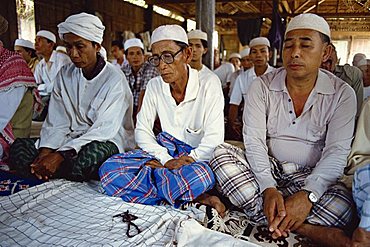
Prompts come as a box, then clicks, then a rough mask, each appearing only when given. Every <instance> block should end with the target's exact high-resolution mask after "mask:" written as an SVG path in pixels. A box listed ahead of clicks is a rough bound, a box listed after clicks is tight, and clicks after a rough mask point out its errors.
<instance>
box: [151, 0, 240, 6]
mask: <svg viewBox="0 0 370 247" xmlns="http://www.w3.org/2000/svg"><path fill="white" fill-rule="evenodd" d="M145 2H146V3H147V4H155V5H160V4H171V3H195V0H146V1H145ZM216 2H218V3H228V2H230V0H216ZM233 2H245V1H241V0H236V1H235V0H233Z"/></svg>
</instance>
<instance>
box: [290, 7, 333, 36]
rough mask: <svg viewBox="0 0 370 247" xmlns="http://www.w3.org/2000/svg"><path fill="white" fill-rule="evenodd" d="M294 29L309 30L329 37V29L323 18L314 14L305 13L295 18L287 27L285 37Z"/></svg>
mask: <svg viewBox="0 0 370 247" xmlns="http://www.w3.org/2000/svg"><path fill="white" fill-rule="evenodd" d="M296 29H310V30H315V31H318V32H320V33H322V34H325V35H326V36H328V37H329V39H330V38H331V37H330V27H329V24H328V23H327V22H326V20H325V19H324V18H322V17H321V16H318V15H316V14H311V13H306V14H300V15H297V16H295V17H294V18H293V19H292V20H291V21H290V22H289V23H288V26H287V29H286V31H285V35H286V34H287V33H288V32H290V31H292V30H296Z"/></svg>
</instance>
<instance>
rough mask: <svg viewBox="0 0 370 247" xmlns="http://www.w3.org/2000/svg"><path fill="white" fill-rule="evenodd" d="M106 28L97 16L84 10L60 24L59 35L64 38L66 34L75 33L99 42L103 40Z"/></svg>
mask: <svg viewBox="0 0 370 247" xmlns="http://www.w3.org/2000/svg"><path fill="white" fill-rule="evenodd" d="M104 29H105V26H104V25H103V23H102V22H101V20H100V19H99V18H98V17H97V16H95V15H90V14H87V13H84V12H83V13H80V14H77V15H71V16H69V17H68V18H67V19H66V20H65V21H64V22H62V23H60V24H59V25H58V32H59V37H60V39H62V40H64V38H63V35H64V34H66V33H73V34H75V35H77V36H80V37H81V38H84V39H87V40H89V41H93V42H96V43H98V44H101V43H102V42H103V35H104Z"/></svg>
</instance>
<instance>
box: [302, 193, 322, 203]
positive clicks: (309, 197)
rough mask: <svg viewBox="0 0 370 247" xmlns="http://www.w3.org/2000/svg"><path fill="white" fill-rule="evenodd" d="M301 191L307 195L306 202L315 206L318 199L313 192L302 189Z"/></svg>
mask: <svg viewBox="0 0 370 247" xmlns="http://www.w3.org/2000/svg"><path fill="white" fill-rule="evenodd" d="M301 191H302V192H304V193H305V194H306V195H307V200H308V201H309V202H311V204H312V205H315V203H317V202H318V200H319V198H318V197H317V196H316V195H315V193H314V192H312V191H309V190H305V189H302V190H301Z"/></svg>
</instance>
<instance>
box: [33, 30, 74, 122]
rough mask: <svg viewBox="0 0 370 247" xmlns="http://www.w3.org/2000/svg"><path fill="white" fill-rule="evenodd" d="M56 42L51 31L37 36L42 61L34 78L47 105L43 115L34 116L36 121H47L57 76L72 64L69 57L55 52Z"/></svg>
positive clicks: (36, 46) (38, 53)
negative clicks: (63, 68) (65, 66)
mask: <svg viewBox="0 0 370 247" xmlns="http://www.w3.org/2000/svg"><path fill="white" fill-rule="evenodd" d="M56 40H57V39H56V37H55V35H54V34H53V33H52V32H50V31H46V30H40V31H38V32H37V34H36V39H35V41H36V42H35V49H36V54H37V55H38V56H41V57H42V59H41V61H40V62H39V63H38V64H37V65H36V68H35V72H34V76H35V79H36V83H37V84H38V85H39V86H38V89H39V92H40V95H41V98H42V101H43V103H44V105H45V107H44V109H43V111H42V113H41V114H38V113H37V112H36V113H35V114H34V116H33V120H36V121H44V120H45V118H46V115H47V113H48V108H49V101H50V95H51V93H52V91H53V87H54V82H55V80H56V76H57V74H58V73H59V71H60V70H61V68H62V67H63V66H64V65H66V64H70V63H71V59H70V58H69V57H68V56H67V55H65V54H62V53H59V52H56V51H54V48H55V44H56Z"/></svg>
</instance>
